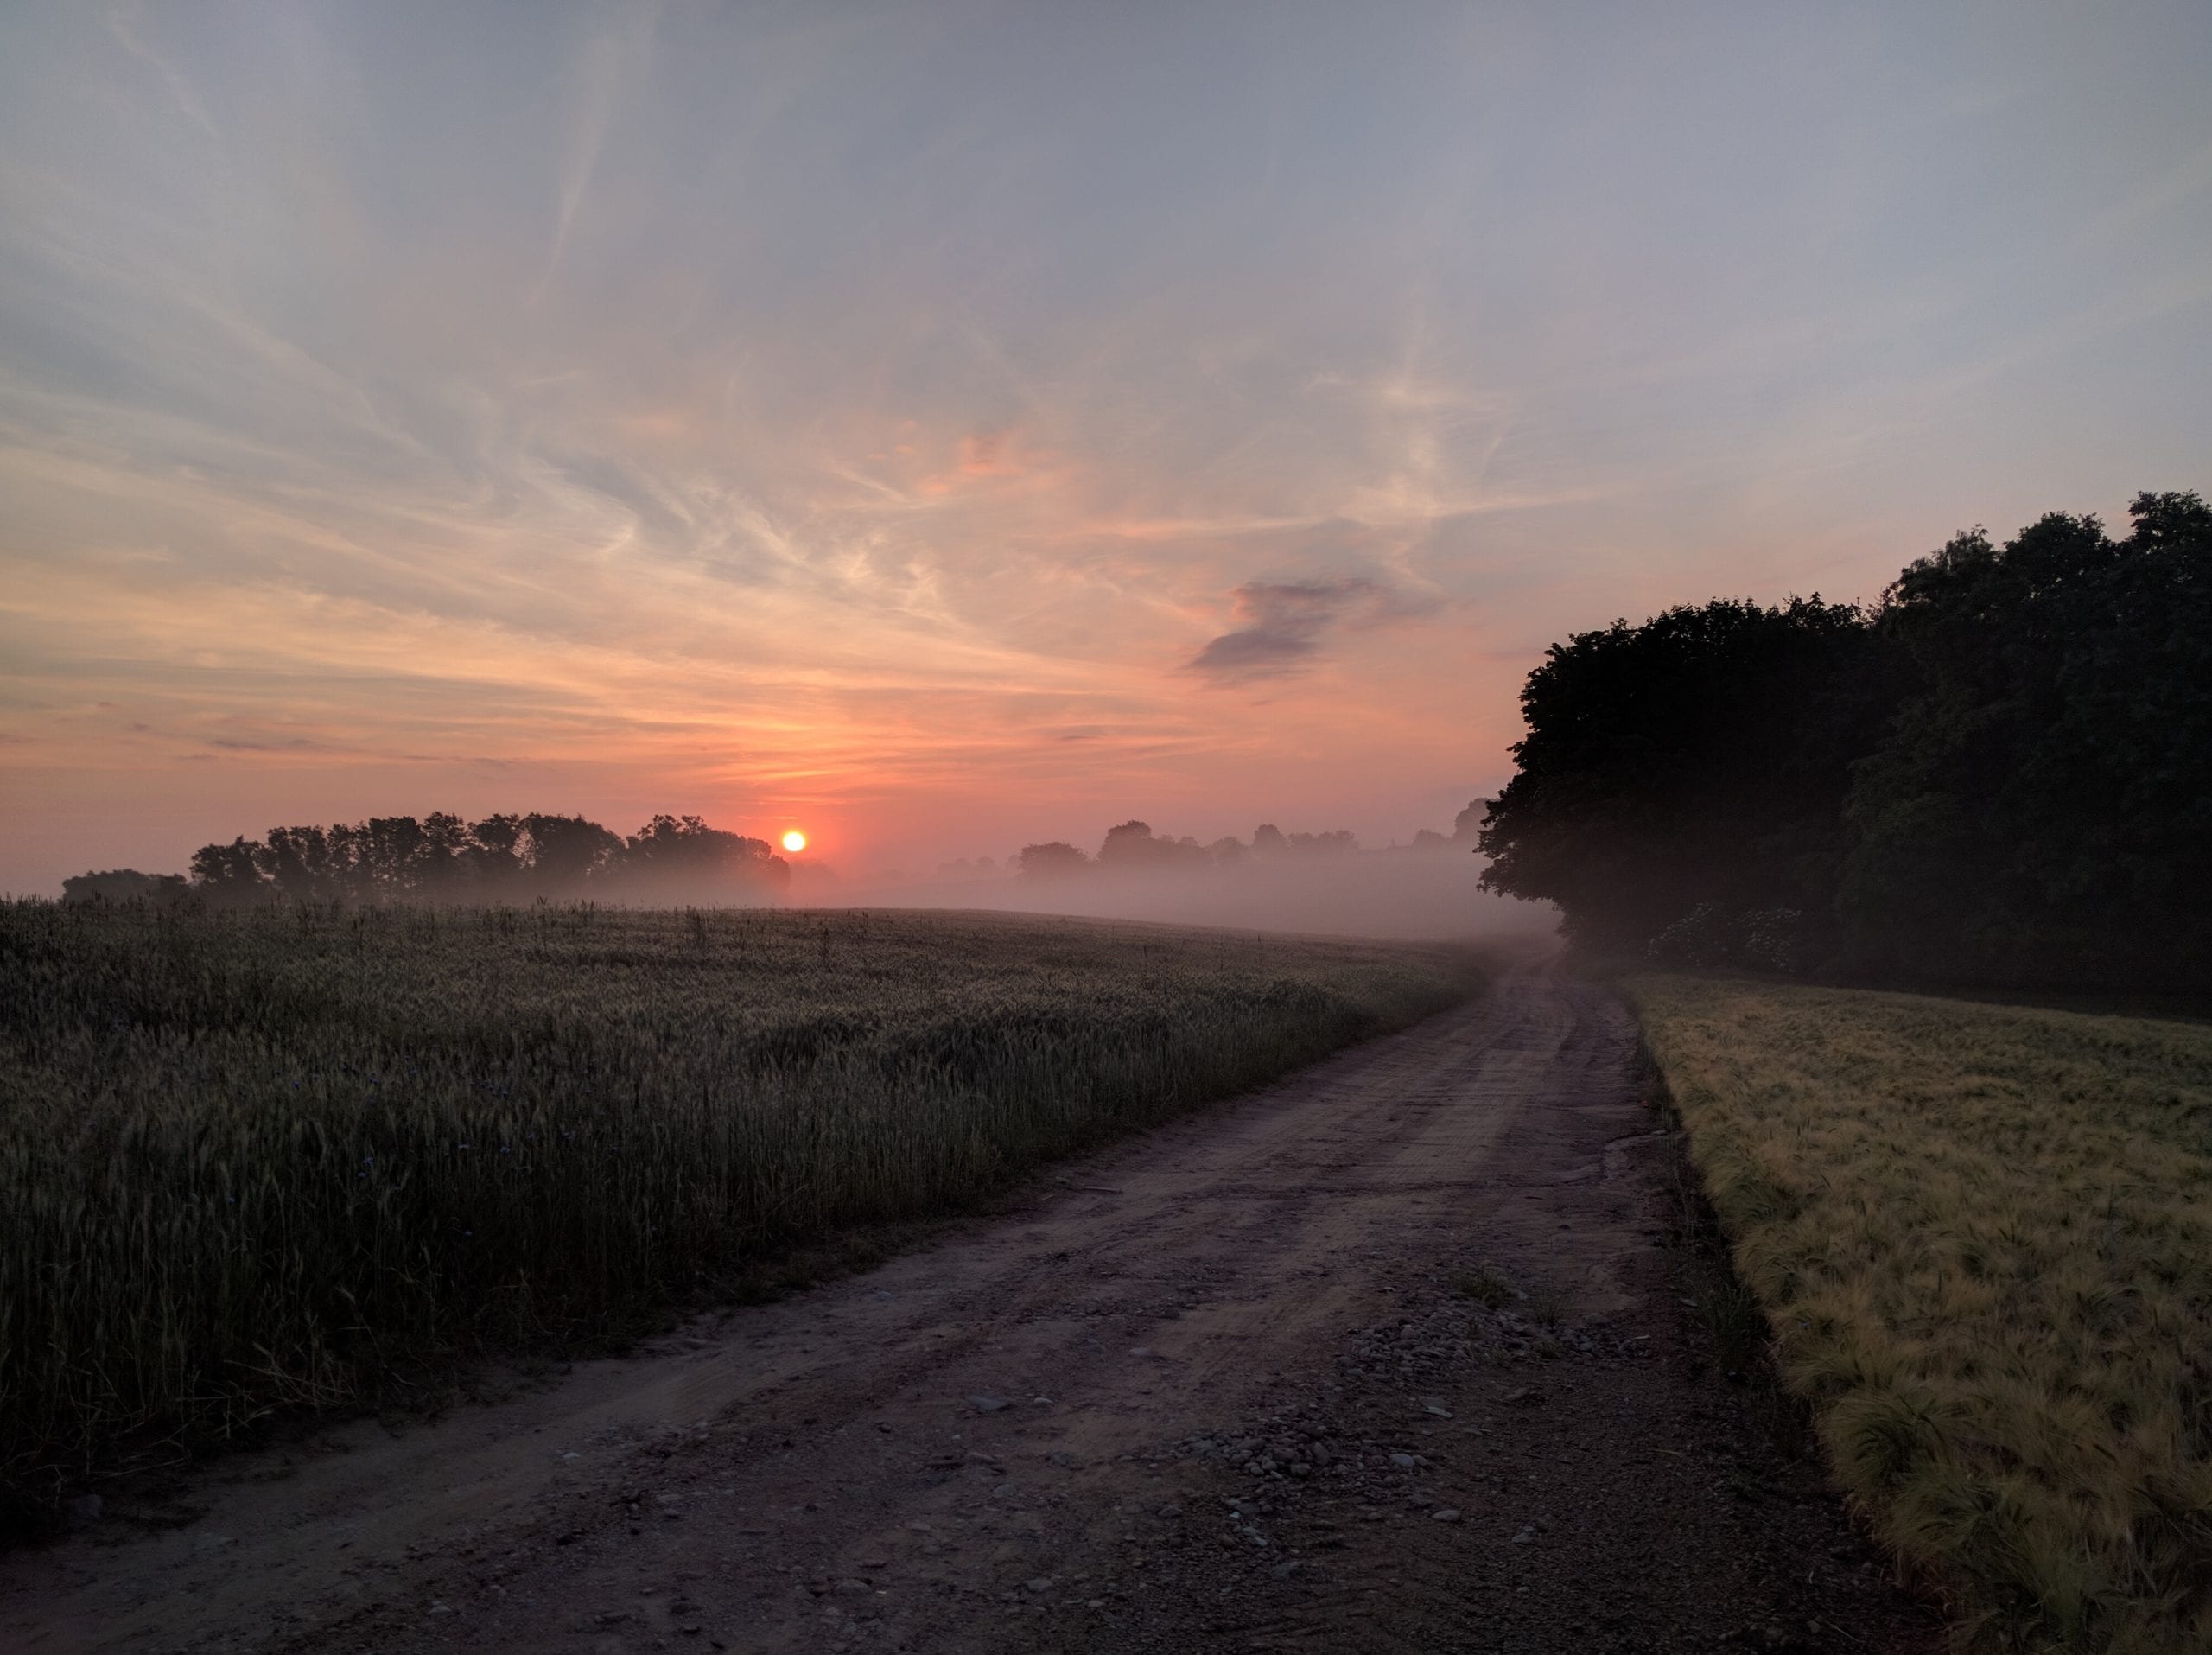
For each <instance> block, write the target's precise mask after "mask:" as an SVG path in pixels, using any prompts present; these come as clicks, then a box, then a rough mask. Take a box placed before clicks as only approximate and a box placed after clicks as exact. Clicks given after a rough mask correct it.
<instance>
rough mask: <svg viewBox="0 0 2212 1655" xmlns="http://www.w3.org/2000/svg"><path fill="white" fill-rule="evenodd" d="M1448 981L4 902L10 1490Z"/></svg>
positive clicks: (990, 937)
mask: <svg viewBox="0 0 2212 1655" xmlns="http://www.w3.org/2000/svg"><path fill="white" fill-rule="evenodd" d="M1474 974H1475V968H1474V966H1473V964H1472V963H1471V961H1470V960H1469V958H1467V957H1466V956H1465V954H1463V953H1461V952H1455V951H1451V950H1445V949H1439V948H1414V947H1403V946H1389V945H1363V944H1357V943H1346V942H1329V941H1317V940H1306V939H1282V938H1265V939H1263V938H1258V937H1255V936H1254V935H1253V934H1252V933H1234V934H1230V933H1208V932H1198V931H1184V930H1176V929H1171V928H1167V927H1160V926H1132V925H1112V924H1100V923H1090V922H1081V921H1065V920H1033V919H1021V918H1014V917H1007V916H995V915H994V916H984V915H963V914H928V915H924V914H898V913H890V914H885V913H796V912H771V911H761V910H727V911H715V912H708V911H699V910H695V911H685V912H658V913H647V912H624V911H607V910H601V909H595V908H592V907H540V908H536V909H531V910H525V911H512V910H499V909H490V910H457V909H447V910H438V909H429V908H391V909H375V908H368V909H362V908H332V907H272V908H263V909H255V910H247V911H241V912H232V913H205V912H194V911H190V910H177V911H165V910H158V909H153V908H143V907H105V906H99V905H92V906H88V907H63V906H59V905H54V904H50V903H40V902H16V903H10V904H7V905H4V906H0V982H4V983H6V984H7V988H8V992H7V994H6V995H5V996H4V998H3V999H0V1489H3V1490H4V1491H5V1492H6V1493H7V1494H8V1497H9V1499H10V1502H11V1503H12V1504H11V1509H12V1510H14V1512H16V1514H17V1515H18V1516H21V1515H22V1514H23V1513H24V1512H27V1511H35V1509H37V1507H38V1505H40V1503H41V1501H43V1500H47V1499H50V1498H51V1497H52V1495H53V1494H54V1493H55V1491H57V1490H58V1489H60V1488H61V1487H63V1486H65V1485H66V1484H67V1483H68V1482H69V1481H70V1480H72V1479H75V1478H79V1477H82V1476H83V1475H85V1474H87V1473H88V1472H90V1471H92V1470H93V1469H95V1468H97V1467H101V1466H103V1465H106V1464H110V1463H113V1462H114V1461H116V1460H117V1457H118V1454H120V1453H121V1451H122V1450H124V1449H125V1448H133V1449H135V1450H137V1451H139V1452H140V1453H141V1455H142V1457H143V1452H144V1451H145V1449H146V1448H147V1445H149V1444H157V1445H160V1446H161V1447H162V1448H165V1449H170V1450H174V1449H175V1448H180V1447H187V1446H190V1445H193V1444H195V1443H203V1442H208V1441H210V1440H218V1439H221V1438H224V1437H226V1436H228V1435H234V1434H235V1433H237V1432H238V1431H239V1430H240V1429H244V1428H245V1427H246V1426H248V1425H250V1424H251V1423H253V1422H255V1421H256V1420H258V1419H260V1418H262V1417H264V1416H266V1415H268V1414H270V1413H271V1412H272V1411H275V1410H285V1409H293V1408H297V1407H301V1406H310V1407H312V1406H325V1407H327V1406H339V1405H347V1404H359V1403H361V1402H364V1401H367V1400H372V1399H374V1398H375V1397H378V1395H379V1394H380V1391H381V1388H382V1387H383V1386H384V1384H385V1381H386V1380H387V1379H389V1378H391V1376H393V1375H395V1374H399V1373H404V1372H407V1371H408V1370H409V1369H410V1367H419V1366H420V1365H423V1364H426V1363H429V1364H435V1363H436V1362H439V1361H442V1360H445V1359H449V1358H451V1357H453V1356H454V1355H455V1354H466V1353H472V1352H477V1351H483V1350H497V1349H503V1348H507V1349H512V1348H515V1347H518V1346H521V1347H528V1348H533V1349H553V1350H573V1349H576V1348H580V1347H584V1346H590V1345H592V1344H594V1342H601V1341H604V1340H606V1339H607V1338H608V1337H610V1336H613V1335H619V1334H621V1333H622V1332H624V1331H625V1330H626V1329H629V1328H632V1327H635V1326H636V1325H637V1324H638V1322H639V1317H640V1315H641V1314H645V1313H646V1312H649V1311H651V1310H652V1309H653V1308H656V1307H664V1306H666V1305H667V1304H668V1303H670V1302H671V1298H672V1297H674V1296H677V1295H684V1294H692V1295H696V1294H699V1293H702V1292H706V1293H711V1292H712V1291H714V1290H715V1287H716V1284H717V1283H721V1282H723V1281H724V1280H725V1279H726V1278H728V1276H729V1275H730V1273H731V1272H733V1271H734V1270H741V1269H742V1268H743V1267H745V1266H746V1264H747V1262H748V1261H751V1260H756V1259H758V1258H760V1257H763V1256H764V1255H768V1254H772V1253H773V1252H774V1251H776V1250H778V1249H779V1248H785V1247H788V1246H790V1245H791V1244H796V1243H800V1242H804V1241H805V1240H807V1239H808V1238H817V1237H820V1236H822V1235H823V1234H824V1233H825V1232H834V1231H837V1230H840V1229H842V1228H844V1227H848V1226H865V1225H878V1224H882V1223H885V1222H888V1221H898V1220H903V1219H915V1218H919V1217H926V1216H929V1215H932V1214H938V1213H948V1212H950V1211H954V1210H957V1209H958V1208H959V1207H961V1206H963V1205H965V1204H969V1203H971V1202H973V1201H974V1200H976V1199H977V1198H978V1197H980V1196H982V1195H984V1194H988V1193H989V1192H991V1191H993V1190H995V1189H999V1188H1001V1187H1004V1186H1005V1185H1007V1183H1008V1182H1009V1181H1012V1180H1014V1179H1015V1178H1017V1177H1019V1176H1020V1174H1023V1173H1025V1172H1026V1171H1027V1170H1029V1169H1031V1168H1035V1167H1036V1166H1038V1165H1039V1164H1040V1163H1042V1162H1046V1160H1048V1159H1050V1158H1052V1157H1053V1156H1057V1155H1065V1154H1067V1153H1069V1152H1071V1151H1073V1150H1077V1149H1082V1148H1083V1147H1084V1146H1085V1145H1088V1144H1091V1143H1096V1142H1099V1141H1101V1140H1103V1139H1104V1138H1106V1137H1108V1136H1111V1135H1113V1134H1116V1133H1119V1132H1124V1131H1127V1130H1131V1129H1134V1128H1137V1127H1141V1126H1143V1125H1145V1124H1147V1123H1154V1122H1157V1121H1160V1120H1162V1119H1165V1118H1166V1117H1170V1116H1172V1115H1173V1114H1175V1113H1177V1112H1178V1111H1185V1110H1188V1109H1191V1108H1192V1107H1194V1106H1197V1105H1198V1104H1204V1103H1206V1102H1208V1101H1211V1100H1212V1099H1216V1098H1222V1097H1224V1096H1227V1095H1229V1094H1230V1093H1233V1092H1238V1091H1241V1090H1243V1089H1244V1088H1247V1087H1249V1086H1252V1085H1256V1084H1258V1083H1260V1082H1262V1081H1265V1080H1267V1079H1271V1078H1273V1077H1274V1076H1275V1075H1277V1074H1279V1073H1282V1072H1284V1071H1286V1070H1287V1069H1289V1068H1292V1067H1294V1066H1297V1065H1299V1064H1301V1063H1305V1062H1307V1061H1310V1060H1313V1059H1314V1058H1317V1057H1319V1056H1321V1055H1322V1054H1324V1053H1326V1052H1328V1051H1330V1050H1332V1049H1333V1048H1334V1047H1338V1046H1341V1045H1344V1044H1345V1043H1347V1042H1349V1041H1356V1040H1358V1039H1361V1038H1363V1037H1365V1036H1368V1035H1371V1034H1377V1033H1380V1032H1382V1031H1383V1030H1386V1029H1389V1028H1394V1027H1396V1026H1400V1025H1402V1024H1404V1023H1406V1022H1410V1021H1412V1020H1414V1019H1415V1018H1417V1017H1419V1016H1421V1015H1424V1014H1426V1013H1427V1012H1430V1011H1433V1010H1436V1009H1441V1008H1442V1007H1443V1006H1445V1005H1446V1004H1449V1003H1452V1001H1454V1000H1455V999H1457V998H1459V996H1462V995H1464V994H1465V993H1466V992H1468V991H1469V990H1471V986H1472V984H1473V981H1474Z"/></svg>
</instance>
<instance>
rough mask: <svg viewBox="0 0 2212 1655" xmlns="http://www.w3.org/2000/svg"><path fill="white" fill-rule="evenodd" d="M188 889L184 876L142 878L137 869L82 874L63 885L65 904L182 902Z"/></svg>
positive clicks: (117, 869)
mask: <svg viewBox="0 0 2212 1655" xmlns="http://www.w3.org/2000/svg"><path fill="white" fill-rule="evenodd" d="M187 893H188V887H187V886H186V884H185V882H184V876H183V875H181V874H142V873H140V872H139V871H138V870H137V869H136V868H114V869H109V870H108V871H107V872H105V873H96V874H79V875H76V876H75V877H73V878H71V879H65V880H63V881H62V882H61V900H62V901H65V902H178V901H183V900H184V897H185V896H186V894H187Z"/></svg>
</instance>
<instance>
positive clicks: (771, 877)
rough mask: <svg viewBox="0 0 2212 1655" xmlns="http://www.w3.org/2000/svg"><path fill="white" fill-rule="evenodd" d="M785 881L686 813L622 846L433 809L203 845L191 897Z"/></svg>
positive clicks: (451, 897)
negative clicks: (426, 812)
mask: <svg viewBox="0 0 2212 1655" xmlns="http://www.w3.org/2000/svg"><path fill="white" fill-rule="evenodd" d="M87 877H92V876H90V875H88V876H87ZM99 877H108V876H107V875H100V876H99ZM142 877H143V876H142ZM790 878H791V867H790V864H788V863H785V861H784V859H783V858H782V857H780V856H776V855H774V854H773V852H772V850H770V848H769V846H768V844H767V843H766V841H764V840H760V839H749V838H747V837H744V836H742V835H741V834H736V833H728V832H724V831H721V829H719V828H712V827H709V826H708V825H707V824H706V823H705V822H703V821H702V820H701V819H700V818H697V817H696V816H684V817H675V816H656V817H655V818H653V819H652V821H651V822H649V823H647V824H645V826H644V827H642V828H640V829H639V831H637V832H636V833H634V834H632V836H631V837H629V838H627V839H625V838H623V837H621V836H620V834H617V833H613V832H610V831H608V830H607V829H606V828H603V827H601V825H600V824H598V823H596V822H593V821H588V820H587V819H586V818H583V817H581V816H547V815H541V814H538V813H536V812H532V813H531V814H530V815H528V816H487V817H486V818H484V819H483V820H482V821H480V822H475V823H470V822H467V821H465V820H463V819H462V818H461V817H458V816H454V815H449V814H448V813H446V812H433V813H432V814H431V815H429V816H427V817H424V818H421V819H420V820H417V819H416V818H414V817H412V816H377V817H372V818H369V819H368V820H367V821H365V822H353V823H346V822H339V823H334V824H332V825H331V826H329V827H327V828H325V827H313V826H309V827H277V828H271V829H270V830H269V833H268V836H267V837H265V838H262V839H245V838H240V839H235V840H233V841H232V843H229V844H211V845H206V846H203V847H202V848H201V849H200V850H197V851H195V852H194V854H193V858H192V881H191V886H190V889H191V891H192V892H193V893H194V894H196V895H199V896H200V897H203V898H205V899H207V900H208V901H214V902H242V901H264V900H268V899H272V898H276V899H284V900H289V901H358V902H512V901H537V900H539V899H541V898H543V899H547V900H553V901H569V900H574V899H576V898H581V897H594V898H604V899H606V900H608V901H632V902H654V901H691V902H756V901H764V900H767V899H768V898H771V897H772V896H773V895H774V894H776V893H778V892H779V891H781V890H782V889H783V888H784V887H785V885H786V884H787V883H788V882H789V881H790ZM72 883H75V882H72Z"/></svg>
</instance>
